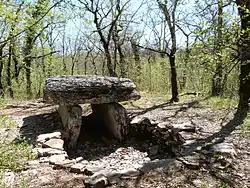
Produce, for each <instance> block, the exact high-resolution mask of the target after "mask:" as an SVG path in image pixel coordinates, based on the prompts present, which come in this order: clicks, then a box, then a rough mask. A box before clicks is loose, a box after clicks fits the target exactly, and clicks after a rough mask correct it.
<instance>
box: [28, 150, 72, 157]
mask: <svg viewBox="0 0 250 188" xmlns="http://www.w3.org/2000/svg"><path fill="white" fill-rule="evenodd" d="M32 152H33V153H36V154H37V155H38V156H39V157H47V156H51V155H66V154H67V153H66V151H62V150H58V149H54V148H34V149H32Z"/></svg>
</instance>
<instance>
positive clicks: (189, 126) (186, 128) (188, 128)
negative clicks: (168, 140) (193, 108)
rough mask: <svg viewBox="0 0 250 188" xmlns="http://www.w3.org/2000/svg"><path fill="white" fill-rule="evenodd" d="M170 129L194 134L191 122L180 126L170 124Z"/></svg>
mask: <svg viewBox="0 0 250 188" xmlns="http://www.w3.org/2000/svg"><path fill="white" fill-rule="evenodd" d="M171 128H173V129H175V130H177V131H178V132H180V131H186V132H195V126H194V125H192V124H191V122H187V123H181V124H172V125H171Z"/></svg>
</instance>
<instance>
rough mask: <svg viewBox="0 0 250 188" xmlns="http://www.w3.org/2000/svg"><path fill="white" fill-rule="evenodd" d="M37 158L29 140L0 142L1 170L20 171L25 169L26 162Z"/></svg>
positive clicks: (4, 140) (3, 140) (5, 140)
mask: <svg viewBox="0 0 250 188" xmlns="http://www.w3.org/2000/svg"><path fill="white" fill-rule="evenodd" d="M35 158H36V156H35V155H34V154H33V153H31V146H30V145H29V143H28V141H27V140H25V139H20V140H14V141H13V140H12V141H9V140H7V139H2V140H0V169H10V170H12V171H20V170H22V169H23V168H24V164H25V162H26V161H28V160H32V159H35Z"/></svg>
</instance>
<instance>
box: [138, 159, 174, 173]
mask: <svg viewBox="0 0 250 188" xmlns="http://www.w3.org/2000/svg"><path fill="white" fill-rule="evenodd" d="M174 160H175V159H161V160H159V159H156V160H153V161H150V162H147V163H144V164H143V166H142V167H141V168H140V169H139V170H140V171H141V172H143V173H148V172H149V171H151V170H153V169H156V168H167V166H169V164H171V163H173V162H174Z"/></svg>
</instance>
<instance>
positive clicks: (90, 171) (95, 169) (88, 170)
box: [82, 164, 103, 176]
mask: <svg viewBox="0 0 250 188" xmlns="http://www.w3.org/2000/svg"><path fill="white" fill-rule="evenodd" d="M83 165H84V164H83ZM102 170H103V168H101V167H95V166H86V167H85V168H84V169H82V173H84V174H86V175H88V176H91V175H93V174H94V173H96V172H99V171H102Z"/></svg>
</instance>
